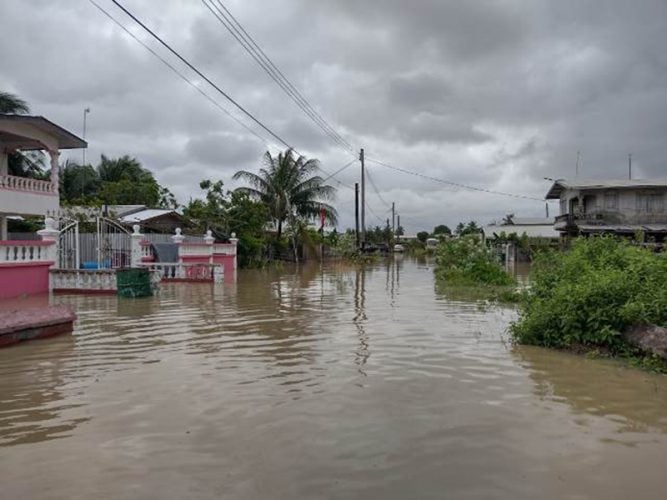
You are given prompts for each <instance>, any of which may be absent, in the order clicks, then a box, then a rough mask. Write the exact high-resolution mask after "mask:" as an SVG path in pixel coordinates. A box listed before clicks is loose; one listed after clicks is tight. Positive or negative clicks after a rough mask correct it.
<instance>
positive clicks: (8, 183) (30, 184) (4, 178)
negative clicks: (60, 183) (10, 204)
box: [0, 175, 56, 194]
mask: <svg viewBox="0 0 667 500" xmlns="http://www.w3.org/2000/svg"><path fill="white" fill-rule="evenodd" d="M0 189H10V190H12V191H24V192H27V193H38V194H56V190H55V188H54V185H53V184H52V183H51V181H43V180H41V179H32V178H30V177H17V176H16V175H0Z"/></svg>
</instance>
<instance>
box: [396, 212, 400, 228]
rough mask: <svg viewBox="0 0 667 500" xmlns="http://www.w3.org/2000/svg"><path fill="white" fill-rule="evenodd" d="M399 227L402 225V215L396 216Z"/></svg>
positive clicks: (397, 226)
mask: <svg viewBox="0 0 667 500" xmlns="http://www.w3.org/2000/svg"><path fill="white" fill-rule="evenodd" d="M399 227H401V216H400V215H397V216H396V229H398V228H399Z"/></svg>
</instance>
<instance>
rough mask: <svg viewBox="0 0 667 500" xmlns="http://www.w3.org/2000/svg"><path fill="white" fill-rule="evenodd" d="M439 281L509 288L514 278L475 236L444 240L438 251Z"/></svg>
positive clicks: (437, 273) (437, 275)
mask: <svg viewBox="0 0 667 500" xmlns="http://www.w3.org/2000/svg"><path fill="white" fill-rule="evenodd" d="M435 261H436V266H437V267H436V270H435V273H436V278H437V279H438V280H441V281H444V282H446V283H447V284H451V285H494V286H508V285H512V284H514V279H513V278H512V277H511V276H510V275H509V274H507V273H506V272H505V271H504V270H503V268H502V267H501V266H500V265H499V264H498V263H497V262H496V261H495V260H494V258H493V255H492V254H491V252H490V251H489V249H488V248H487V247H486V245H484V243H482V242H481V240H480V239H479V238H477V237H476V236H473V235H468V236H462V237H460V238H457V239H453V240H446V241H443V242H442V243H441V244H440V245H439V246H438V250H437V251H436V260H435Z"/></svg>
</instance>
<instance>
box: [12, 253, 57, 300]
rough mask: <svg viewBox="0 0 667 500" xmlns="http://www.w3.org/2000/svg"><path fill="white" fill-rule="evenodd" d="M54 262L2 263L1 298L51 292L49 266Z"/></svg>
mask: <svg viewBox="0 0 667 500" xmlns="http://www.w3.org/2000/svg"><path fill="white" fill-rule="evenodd" d="M51 264H53V262H25V263H21V264H18V263H12V264H0V299H8V298H12V297H20V296H22V295H36V294H40V293H48V292H49V267H50V266H51Z"/></svg>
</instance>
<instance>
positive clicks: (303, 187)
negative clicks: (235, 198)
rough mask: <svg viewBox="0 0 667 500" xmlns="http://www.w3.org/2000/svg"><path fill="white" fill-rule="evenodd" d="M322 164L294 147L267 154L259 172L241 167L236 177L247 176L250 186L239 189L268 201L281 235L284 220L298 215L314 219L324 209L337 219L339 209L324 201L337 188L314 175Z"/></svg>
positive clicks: (325, 212)
mask: <svg viewBox="0 0 667 500" xmlns="http://www.w3.org/2000/svg"><path fill="white" fill-rule="evenodd" d="M318 168H319V162H318V161H317V160H314V159H310V160H309V159H306V158H305V157H303V156H297V155H296V154H295V153H294V151H293V150H292V149H288V150H286V151H285V152H281V153H279V154H278V156H271V153H270V152H269V151H267V152H266V153H265V154H264V168H261V169H260V171H259V174H255V173H253V172H248V171H247V170H240V171H238V172H236V174H234V179H242V180H245V181H246V182H247V183H248V184H250V187H240V188H237V191H240V192H243V193H247V194H248V195H249V196H250V197H252V198H255V199H257V200H259V201H261V202H262V203H264V204H265V205H266V207H267V208H268V211H269V214H270V216H271V218H272V219H273V221H274V222H275V223H276V224H277V226H278V238H280V236H281V235H282V230H283V223H284V222H285V221H287V220H289V221H290V223H293V222H294V221H295V219H296V218H297V217H302V218H305V219H314V218H316V217H318V216H319V215H320V213H324V216H325V218H326V219H327V220H328V221H329V222H331V223H332V224H335V223H336V220H337V217H338V214H337V213H336V209H335V208H334V207H332V206H331V205H329V204H327V203H325V200H332V199H333V198H334V196H335V193H336V189H335V188H334V187H332V186H329V185H326V184H324V179H322V178H321V177H320V176H318V175H312V174H313V173H314V172H315V171H316V170H317V169H318Z"/></svg>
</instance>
